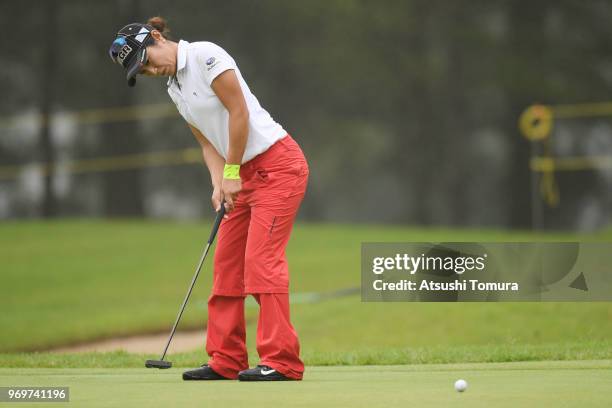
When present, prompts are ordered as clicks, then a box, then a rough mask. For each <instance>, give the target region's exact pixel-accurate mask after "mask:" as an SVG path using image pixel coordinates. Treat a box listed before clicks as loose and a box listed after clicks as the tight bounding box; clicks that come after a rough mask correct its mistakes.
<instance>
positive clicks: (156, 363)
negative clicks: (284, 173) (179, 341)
mask: <svg viewBox="0 0 612 408" xmlns="http://www.w3.org/2000/svg"><path fill="white" fill-rule="evenodd" d="M224 215H225V200H223V201H222V202H221V208H220V209H219V212H218V213H217V218H215V223H214V224H213V228H212V231H211V232H210V237H209V238H208V243H207V244H206V247H205V248H204V252H203V253H202V257H201V258H200V262H199V263H198V267H197V268H196V271H195V275H193V279H192V280H191V285H189V290H187V295H186V296H185V300H183V304H182V305H181V308H180V310H179V313H178V316H176V321H175V322H174V326H172V331H171V332H170V337H168V342H167V343H166V348H164V352H163V353H162V355H161V358H160V359H159V360H147V361H146V362H145V367H147V368H159V369H164V368H170V367H172V362H171V361H165V360H164V358H165V357H166V353H167V352H168V347H169V346H170V342H171V341H172V337H174V333H175V332H176V327H177V326H178V324H179V321H180V320H181V316H182V315H183V311H184V310H185V306H186V305H187V301H188V300H189V296H191V291H192V290H193V287H194V285H195V283H196V280H197V279H198V275H199V274H200V269H202V264H203V263H204V260H205V259H206V255H208V251H209V250H210V246H211V245H212V243H213V241H214V240H215V236H216V235H217V231H218V230H219V225H220V224H221V221H222V220H223V216H224Z"/></svg>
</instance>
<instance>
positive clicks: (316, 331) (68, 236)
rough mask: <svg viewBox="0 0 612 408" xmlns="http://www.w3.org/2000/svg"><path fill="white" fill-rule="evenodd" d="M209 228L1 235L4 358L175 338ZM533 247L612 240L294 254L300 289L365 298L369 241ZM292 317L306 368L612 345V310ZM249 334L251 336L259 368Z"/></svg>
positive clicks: (64, 229) (307, 309)
mask: <svg viewBox="0 0 612 408" xmlns="http://www.w3.org/2000/svg"><path fill="white" fill-rule="evenodd" d="M208 229H209V224H207V223H194V224H182V223H170V222H145V221H84V220H83V221H58V222H26V223H5V224H2V225H1V226H0V259H1V260H2V263H1V265H0V268H1V270H0V276H1V279H2V285H1V286H0V306H1V310H2V313H1V314H0V327H2V330H0V352H4V353H12V352H19V351H35V350H47V349H49V348H51V347H53V346H59V345H65V344H72V343H77V342H81V341H87V340H93V339H99V338H106V337H112V336H117V335H127V334H134V333H143V332H160V331H161V332H166V331H167V330H168V328H169V326H170V325H171V323H172V321H173V320H174V318H175V314H176V311H177V308H178V306H179V304H180V301H181V300H182V298H183V296H184V292H185V290H186V287H187V284H188V283H189V281H190V279H191V276H192V274H193V268H194V266H195V263H196V262H197V259H198V257H199V255H200V251H201V249H202V248H201V247H202V244H203V242H204V241H205V240H206V238H207V237H208ZM537 240H540V241H571V240H580V241H587V240H588V241H610V240H612V233H611V232H610V231H604V232H601V233H598V234H592V235H573V234H532V233H529V232H503V231H496V230H454V229H419V228H408V227H389V226H352V225H317V224H301V225H298V226H297V227H296V229H295V230H294V234H293V239H292V241H291V243H290V246H289V249H288V257H289V261H290V265H291V274H292V287H291V290H292V292H294V293H298V294H299V293H305V292H324V293H326V292H331V291H335V290H339V289H345V288H351V287H356V286H359V282H360V244H361V242H364V241H537ZM211 261H212V259H209V260H207V262H206V265H205V266H204V272H203V274H202V275H201V278H200V280H199V282H198V285H197V287H196V290H195V291H194V294H193V297H192V300H191V303H190V305H189V306H188V309H187V312H186V313H185V315H184V320H183V322H182V325H181V326H182V327H198V326H201V325H204V324H205V318H206V300H207V297H208V293H209V290H210V282H211V279H210V276H211ZM256 313H257V309H256V308H255V307H247V318H248V319H249V321H251V322H252V321H254V320H255V317H256ZM292 318H293V321H294V325H295V326H296V329H297V330H298V332H299V334H300V338H301V341H302V348H303V352H304V357H305V360H306V361H307V362H308V363H309V364H328V363H329V362H333V363H334V364H370V363H375V362H376V361H377V360H378V361H380V363H384V364H402V363H403V364H406V363H411V362H412V363H416V362H459V361H489V360H490V361H516V360H521V359H526V360H531V359H538V358H539V359H545V358H546V359H549V358H552V359H575V358H609V356H610V349H611V347H610V343H609V339H610V338H612V324H611V322H612V305H611V304H610V303H472V304H468V303H458V304H438V303H361V302H360V299H359V297H357V296H347V297H342V298H333V299H327V300H323V301H320V302H317V303H296V304H294V305H293V306H292ZM253 330H254V325H253V324H251V325H250V326H249V348H250V350H251V356H252V357H253V356H255V353H254V347H253V342H252V339H253V338H254V336H253ZM555 350H557V351H558V352H557V351H555ZM568 350H569V351H568ZM112 355H114V354H112ZM538 355H539V356H540V357H537V356H538ZM32 356H35V357H33V358H37V359H38V361H40V362H41V364H42V366H49V365H48V364H52V363H44V362H45V361H47V362H49V361H51V362H52V361H55V360H53V359H54V358H55V357H52V356H49V357H46V355H45V354H33V355H32ZM190 356H191V357H190ZM478 356H480V357H478ZM563 356H565V357H563ZM115 357H116V356H115ZM115 357H113V358H115ZM203 357H204V356H203V352H200V353H195V354H194V353H191V354H186V355H184V356H183V355H179V356H176V358H175V357H174V356H173V358H175V360H176V361H177V362H181V361H183V362H184V364H185V365H193V363H195V362H196V361H199V362H200V363H201V360H202V359H203ZM65 358H66V359H67V360H64V362H65V363H66V364H72V363H71V362H70V361H68V360H70V357H65ZM96 358H98V359H100V360H101V361H106V360H105V357H104V355H101V356H98V357H83V356H82V358H81V357H77V356H75V357H74V359H73V361H74V363H75V364H77V363H78V364H85V365H88V366H89V365H92V366H97V365H96V364H97V363H95V361H96V360H95V359H96ZM126 358H127V359H132V358H133V359H132V360H130V361H133V363H128V362H127V361H126V364H137V362H139V361H140V360H141V356H136V357H126ZM24 359H25V360H24ZM419 359H420V360H419ZM11 361H12V362H17V361H21V363H20V364H25V365H30V364H34V365H35V363H27V358H26V357H23V355H19V354H11V355H3V356H2V357H1V358H0V362H4V363H7V364H17V363H10V362H11ZM58 361H59V360H58ZM79 361H80V363H79ZM87 361H89V362H87ZM119 361H122V359H119ZM45 364H47V365H45ZM100 364H101V365H100V366H106V365H105V364H109V363H100ZM129 366H134V367H135V366H138V365H129Z"/></svg>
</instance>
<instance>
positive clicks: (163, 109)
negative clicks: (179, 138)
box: [0, 103, 178, 129]
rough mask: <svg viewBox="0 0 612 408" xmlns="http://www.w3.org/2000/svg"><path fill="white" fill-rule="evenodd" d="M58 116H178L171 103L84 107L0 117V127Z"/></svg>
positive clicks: (102, 119) (97, 119)
mask: <svg viewBox="0 0 612 408" xmlns="http://www.w3.org/2000/svg"><path fill="white" fill-rule="evenodd" d="M59 117H64V118H70V119H72V120H73V121H74V122H76V123H79V124H94V123H109V122H126V121H131V120H139V119H162V118H170V117H178V112H177V110H176V107H175V106H174V105H172V104H168V103H163V104H153V105H139V106H122V107H118V108H103V109H86V110H81V111H67V112H57V113H53V114H51V115H50V118H48V119H46V118H45V117H44V115H42V114H35V115H27V114H26V115H16V116H7V117H4V118H0V129H6V128H12V127H15V126H17V125H18V124H19V123H21V122H23V121H26V120H32V119H34V120H36V121H37V122H38V123H40V124H41V125H46V124H47V123H49V122H53V121H54V120H55V119H57V118H59Z"/></svg>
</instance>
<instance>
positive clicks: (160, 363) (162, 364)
mask: <svg viewBox="0 0 612 408" xmlns="http://www.w3.org/2000/svg"><path fill="white" fill-rule="evenodd" d="M145 367H147V368H159V369H160V370H162V369H164V368H170V367H172V362H170V361H164V360H147V361H145Z"/></svg>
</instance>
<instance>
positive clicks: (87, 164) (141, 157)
mask: <svg viewBox="0 0 612 408" xmlns="http://www.w3.org/2000/svg"><path fill="white" fill-rule="evenodd" d="M201 162H202V151H201V150H200V149H199V148H195V147H193V148H188V149H182V150H171V151H163V152H150V153H136V154H128V155H123V156H112V157H99V158H95V159H82V160H75V161H70V162H68V163H61V162H60V163H58V164H56V165H55V168H54V170H55V169H57V168H59V167H60V166H62V164H63V165H64V166H66V169H67V171H68V172H70V173H74V174H81V173H95V172H102V171H117V170H131V169H138V168H145V167H158V166H175V165H181V164H193V163H201ZM33 165H34V166H36V167H38V168H39V169H40V170H41V172H42V173H43V174H44V175H48V174H49V173H50V171H51V168H50V166H49V165H48V164H45V163H34V164H33ZM25 167H26V166H2V167H0V180H12V179H16V178H17V177H18V176H19V174H20V173H21V171H23V169H24V168H25Z"/></svg>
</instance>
